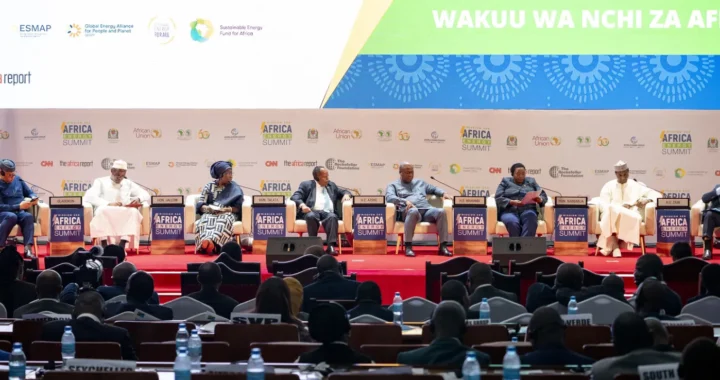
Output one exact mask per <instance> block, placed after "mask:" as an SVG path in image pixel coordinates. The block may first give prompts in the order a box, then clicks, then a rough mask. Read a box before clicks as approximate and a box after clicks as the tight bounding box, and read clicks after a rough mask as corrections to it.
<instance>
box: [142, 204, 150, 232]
mask: <svg viewBox="0 0 720 380" xmlns="http://www.w3.org/2000/svg"><path fill="white" fill-rule="evenodd" d="M140 214H141V215H142V222H141V223H140V236H150V203H149V202H143V205H142V208H141V209H140Z"/></svg>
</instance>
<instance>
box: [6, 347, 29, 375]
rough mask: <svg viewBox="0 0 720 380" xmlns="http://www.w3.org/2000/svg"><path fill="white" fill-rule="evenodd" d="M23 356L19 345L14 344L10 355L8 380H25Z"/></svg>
mask: <svg viewBox="0 0 720 380" xmlns="http://www.w3.org/2000/svg"><path fill="white" fill-rule="evenodd" d="M25 361H26V360H25V354H24V353H23V350H22V344H21V343H14V344H13V350H12V352H11V353H10V359H9V360H8V366H9V367H10V370H9V374H8V380H25Z"/></svg>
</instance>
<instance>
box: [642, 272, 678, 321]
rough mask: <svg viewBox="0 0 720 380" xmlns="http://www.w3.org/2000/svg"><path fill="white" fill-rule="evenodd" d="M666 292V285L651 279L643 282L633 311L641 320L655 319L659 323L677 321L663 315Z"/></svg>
mask: <svg viewBox="0 0 720 380" xmlns="http://www.w3.org/2000/svg"><path fill="white" fill-rule="evenodd" d="M667 292H668V289H667V285H665V284H663V283H662V282H660V281H658V280H655V279H652V278H649V279H647V280H645V282H643V286H642V288H641V289H640V290H638V293H637V297H636V298H635V311H636V312H637V313H638V315H640V316H641V317H643V318H657V319H659V320H661V321H667V320H670V321H674V320H677V318H674V317H671V316H669V315H665V310H664V309H663V304H664V300H665V296H666V295H667Z"/></svg>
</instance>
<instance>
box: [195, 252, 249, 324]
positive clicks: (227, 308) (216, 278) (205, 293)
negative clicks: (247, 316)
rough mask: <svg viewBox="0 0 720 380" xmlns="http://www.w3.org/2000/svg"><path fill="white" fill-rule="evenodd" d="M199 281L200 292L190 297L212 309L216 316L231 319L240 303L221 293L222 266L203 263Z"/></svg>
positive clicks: (199, 271) (199, 272)
mask: <svg viewBox="0 0 720 380" xmlns="http://www.w3.org/2000/svg"><path fill="white" fill-rule="evenodd" d="M197 281H198V283H199V284H200V291H198V292H195V293H190V294H188V297H190V298H193V299H196V300H198V301H200V302H202V303H204V304H205V305H208V306H210V307H212V308H213V309H214V310H215V314H217V315H219V316H221V317H224V318H228V319H230V314H231V313H232V311H233V309H234V308H235V306H237V304H238V301H235V300H234V299H233V298H230V297H228V296H226V295H224V294H222V293H220V284H222V273H221V272H220V266H219V265H217V264H216V263H213V262H206V263H203V264H202V265H200V268H198V275H197Z"/></svg>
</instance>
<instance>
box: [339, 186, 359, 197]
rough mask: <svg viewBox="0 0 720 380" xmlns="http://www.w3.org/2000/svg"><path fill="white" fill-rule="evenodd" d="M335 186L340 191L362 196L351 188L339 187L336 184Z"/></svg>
mask: <svg viewBox="0 0 720 380" xmlns="http://www.w3.org/2000/svg"><path fill="white" fill-rule="evenodd" d="M335 186H337V187H338V188H339V189H342V190H347V191H349V192H351V193H354V194H355V195H360V193H359V192H358V191H357V190H355V189H351V188H349V187H344V186H340V185H338V184H337V183H336V184H335Z"/></svg>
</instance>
